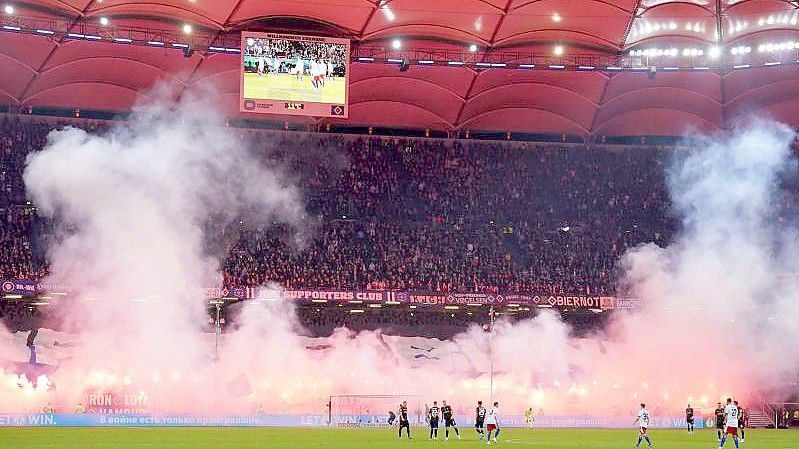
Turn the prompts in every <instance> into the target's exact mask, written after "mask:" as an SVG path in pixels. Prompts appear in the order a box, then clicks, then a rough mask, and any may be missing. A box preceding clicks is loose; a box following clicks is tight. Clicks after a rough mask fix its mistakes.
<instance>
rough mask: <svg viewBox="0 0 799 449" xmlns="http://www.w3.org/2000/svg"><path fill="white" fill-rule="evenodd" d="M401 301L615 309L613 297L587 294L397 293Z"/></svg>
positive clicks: (435, 303)
mask: <svg viewBox="0 0 799 449" xmlns="http://www.w3.org/2000/svg"><path fill="white" fill-rule="evenodd" d="M397 298H398V300H399V301H400V302H405V303H409V304H416V305H441V306H447V305H458V306H461V305H481V306H485V305H489V306H490V305H494V306H514V305H518V306H523V305H524V306H535V307H552V308H558V309H596V310H610V309H613V308H614V305H615V304H614V298H613V297H609V296H588V295H547V294H540V295H534V294H533V295H520V294H508V295H503V294H496V295H494V294H487V293H424V292H408V293H398V294H397Z"/></svg>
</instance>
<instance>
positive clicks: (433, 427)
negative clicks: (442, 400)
mask: <svg viewBox="0 0 799 449" xmlns="http://www.w3.org/2000/svg"><path fill="white" fill-rule="evenodd" d="M439 412H440V410H439V408H438V402H436V401H433V406H432V407H430V412H428V413H429V415H428V417H429V418H430V439H431V440H437V439H438V418H439V416H440V414H439Z"/></svg>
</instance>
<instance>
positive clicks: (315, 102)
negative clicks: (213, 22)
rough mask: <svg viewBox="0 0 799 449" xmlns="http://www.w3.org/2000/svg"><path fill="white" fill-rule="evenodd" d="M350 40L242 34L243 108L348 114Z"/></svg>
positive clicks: (259, 110) (310, 113)
mask: <svg viewBox="0 0 799 449" xmlns="http://www.w3.org/2000/svg"><path fill="white" fill-rule="evenodd" d="M349 62H350V41H349V40H348V39H337V38H329V37H316V36H298V35H290V34H272V33H260V32H249V31H244V32H242V33H241V87H240V93H241V101H240V105H239V107H240V110H241V111H242V112H254V113H266V114H289V115H308V116H313V117H341V118H346V117H347V116H348V113H349V110H348V104H347V101H348V96H349V83H348V78H349V74H350V67H349Z"/></svg>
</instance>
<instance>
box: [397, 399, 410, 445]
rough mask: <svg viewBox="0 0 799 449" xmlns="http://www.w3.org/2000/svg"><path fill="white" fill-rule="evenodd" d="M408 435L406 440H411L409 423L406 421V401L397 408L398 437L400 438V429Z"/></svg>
mask: <svg viewBox="0 0 799 449" xmlns="http://www.w3.org/2000/svg"><path fill="white" fill-rule="evenodd" d="M403 428H405V431H406V432H407V433H408V439H410V438H411V422H410V421H409V420H408V401H402V404H400V406H399V437H400V438H402V429H403Z"/></svg>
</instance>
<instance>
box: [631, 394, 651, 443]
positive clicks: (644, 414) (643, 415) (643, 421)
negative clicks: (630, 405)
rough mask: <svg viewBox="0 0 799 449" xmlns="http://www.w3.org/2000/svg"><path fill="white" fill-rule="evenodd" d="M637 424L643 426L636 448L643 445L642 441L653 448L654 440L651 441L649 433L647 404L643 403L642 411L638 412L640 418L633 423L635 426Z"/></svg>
mask: <svg viewBox="0 0 799 449" xmlns="http://www.w3.org/2000/svg"><path fill="white" fill-rule="evenodd" d="M635 423H638V425H640V426H641V430H640V431H639V432H638V442H637V443H635V447H639V446H640V445H641V440H646V444H647V445H648V446H649V447H652V440H650V439H649V434H648V433H647V429H648V428H649V410H647V409H646V404H644V403H641V410H638V417H636V418H635V421H633V424H635Z"/></svg>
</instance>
